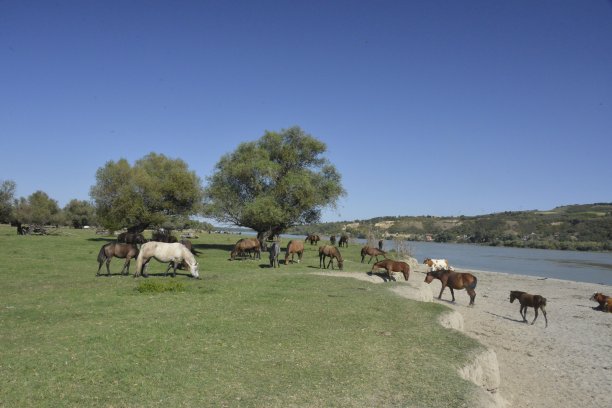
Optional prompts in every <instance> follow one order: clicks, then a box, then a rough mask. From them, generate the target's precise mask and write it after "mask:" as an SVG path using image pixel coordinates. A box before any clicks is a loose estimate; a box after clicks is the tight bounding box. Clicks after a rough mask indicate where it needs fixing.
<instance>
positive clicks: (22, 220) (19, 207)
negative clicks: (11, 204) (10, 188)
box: [14, 190, 62, 231]
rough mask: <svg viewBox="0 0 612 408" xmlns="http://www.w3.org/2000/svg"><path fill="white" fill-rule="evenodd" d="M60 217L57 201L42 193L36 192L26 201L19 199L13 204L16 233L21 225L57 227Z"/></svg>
mask: <svg viewBox="0 0 612 408" xmlns="http://www.w3.org/2000/svg"><path fill="white" fill-rule="evenodd" d="M61 216H62V214H61V210H60V208H59V206H58V205H57V201H55V200H53V199H52V198H50V197H49V196H48V195H47V193H45V192H44V191H40V190H39V191H36V192H35V193H33V194H31V195H30V196H29V197H28V198H27V199H26V198H23V197H21V198H20V199H19V200H17V201H16V202H15V212H14V218H15V222H16V224H17V229H18V231H19V230H21V224H38V225H50V224H54V225H57V224H59V223H60V220H61Z"/></svg>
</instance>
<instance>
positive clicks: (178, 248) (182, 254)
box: [134, 241, 200, 279]
mask: <svg viewBox="0 0 612 408" xmlns="http://www.w3.org/2000/svg"><path fill="white" fill-rule="evenodd" d="M151 258H155V259H156V260H158V261H159V262H172V263H173V264H174V271H173V273H172V277H174V276H176V268H177V266H178V265H179V264H180V263H181V262H183V261H184V262H185V263H186V264H187V267H188V268H189V272H191V276H193V277H194V278H197V279H200V273H199V271H198V262H197V261H196V260H195V257H194V256H193V254H192V253H191V251H189V250H188V249H187V247H185V245H183V244H179V243H178V242H173V243H167V242H156V241H151V242H147V243H146V244H144V245H143V246H141V247H140V253H139V254H138V259H137V260H136V273H134V277H137V276H138V275H140V274H141V273H142V275H143V276H144V277H147V273H146V271H145V270H146V266H147V264H148V263H149V261H150V260H151ZM166 273H168V270H166Z"/></svg>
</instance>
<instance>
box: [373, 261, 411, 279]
mask: <svg viewBox="0 0 612 408" xmlns="http://www.w3.org/2000/svg"><path fill="white" fill-rule="evenodd" d="M379 268H382V269H385V270H386V271H387V275H389V279H393V280H395V278H394V277H393V276H392V275H391V272H401V273H402V274H403V275H404V279H405V280H408V278H409V277H410V265H408V264H407V263H406V262H402V261H393V260H391V259H385V260H384V261H380V262H376V263H375V264H374V265H372V270H371V272H374V270H375V269H379Z"/></svg>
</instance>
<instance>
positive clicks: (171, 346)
mask: <svg viewBox="0 0 612 408" xmlns="http://www.w3.org/2000/svg"><path fill="white" fill-rule="evenodd" d="M51 232H52V234H51V235H47V236H18V235H17V234H16V233H15V229H14V228H11V227H8V226H6V225H3V226H0V406H6V407H9V406H10V407H25V406H28V407H29V406H35V407H62V406H79V407H82V406H103V407H156V406H163V407H169V406H184V407H196V406H210V407H291V406H294V407H395V406H398V407H399V406H401V407H445V408H446V407H449V406H453V407H462V406H466V407H467V406H471V405H472V403H473V401H471V396H472V395H473V392H472V391H473V390H474V389H475V386H474V385H472V384H471V383H469V382H467V381H465V380H463V379H461V378H460V377H459V376H458V374H457V369H458V368H459V367H461V366H463V365H465V364H467V363H468V362H469V361H470V357H471V356H472V355H473V353H475V352H476V351H477V350H478V349H479V347H480V346H479V345H478V344H477V343H476V342H475V341H474V340H472V339H470V338H468V337H466V336H464V335H462V334H460V333H457V332H454V331H452V330H448V329H444V328H442V327H441V326H440V325H438V324H437V323H436V320H437V316H438V315H439V314H440V313H442V312H444V311H445V310H446V308H445V307H444V306H442V305H439V304H435V303H418V302H414V301H410V300H407V299H404V298H401V297H399V296H397V295H395V294H393V293H392V292H390V291H389V290H388V288H389V287H391V286H393V285H402V282H390V283H385V284H371V283H368V282H362V281H358V280H355V279H349V278H342V277H325V276H318V275H314V274H313V272H319V260H318V255H317V252H316V248H315V247H314V246H312V247H311V246H310V245H306V252H305V254H304V258H303V261H302V263H300V264H290V265H287V266H286V265H283V264H282V261H281V267H280V268H278V269H272V268H269V267H268V259H267V254H264V255H263V256H262V259H261V260H242V261H229V260H228V258H229V251H230V249H231V248H232V247H233V244H234V243H235V242H236V241H237V240H238V239H239V238H240V237H239V236H238V235H229V234H201V235H200V238H198V239H193V240H192V242H193V243H194V247H195V248H196V249H197V250H198V251H200V252H201V254H200V255H199V258H198V260H199V263H200V276H201V277H202V279H201V280H196V279H192V278H190V277H189V276H188V275H189V274H188V273H186V272H185V271H181V274H180V275H178V276H177V277H176V278H171V277H169V276H168V277H164V276H163V272H164V271H165V265H163V264H160V263H158V262H156V261H154V260H153V261H151V263H150V268H149V273H150V275H151V276H150V277H149V278H142V277H140V278H136V279H134V278H133V277H132V273H133V272H134V269H135V266H136V265H135V262H132V265H131V268H130V272H131V273H130V275H129V276H121V275H118V272H119V271H120V270H121V266H122V263H123V260H120V259H114V260H113V261H112V262H111V271H112V272H113V275H111V276H110V277H107V276H100V277H96V276H95V274H96V270H97V269H98V263H97V260H96V258H97V255H98V251H99V249H100V247H101V246H102V245H103V244H104V243H106V242H109V241H110V240H111V239H112V237H105V236H99V235H95V233H94V232H93V231H89V230H73V229H58V230H51ZM145 236H147V237H150V233H149V232H147V233H146V234H145ZM286 243H287V240H283V248H284V247H285V246H286ZM359 249H360V248H358V247H357V246H356V245H353V246H352V247H349V248H348V249H342V253H343V255H344V257H345V259H346V261H345V268H344V269H345V271H351V272H364V273H366V272H367V271H368V270H369V266H368V265H364V264H361V263H360V262H359V261H360V256H359ZM281 255H283V254H281ZM103 271H105V268H104V267H103ZM412 278H413V277H411V279H412Z"/></svg>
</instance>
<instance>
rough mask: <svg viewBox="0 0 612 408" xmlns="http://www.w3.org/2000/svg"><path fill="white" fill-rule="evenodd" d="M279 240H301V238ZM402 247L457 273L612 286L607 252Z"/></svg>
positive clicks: (434, 244)
mask: <svg viewBox="0 0 612 408" xmlns="http://www.w3.org/2000/svg"><path fill="white" fill-rule="evenodd" d="M283 237H287V238H299V239H304V237H303V236H291V235H283ZM325 238H327V236H326V237H325ZM327 242H328V241H326V243H327ZM365 243H366V240H363V239H351V244H352V245H364V244H365ZM406 245H407V247H408V248H409V249H410V252H411V253H412V256H413V257H414V258H416V259H417V260H418V261H419V262H423V259H425V258H434V259H437V258H443V259H448V261H449V263H450V264H451V265H452V266H454V267H456V268H459V269H468V270H482V271H490V272H505V273H511V274H516V275H529V276H539V277H543V278H555V279H565V280H572V281H578V282H589V283H600V284H604V285H612V253H611V252H581V251H554V250H547V249H527V248H507V247H491V246H481V245H474V244H442V243H437V242H414V241H407V242H406ZM394 248H395V244H394V242H393V241H392V240H386V241H384V243H383V249H384V250H385V251H389V250H392V249H394Z"/></svg>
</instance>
